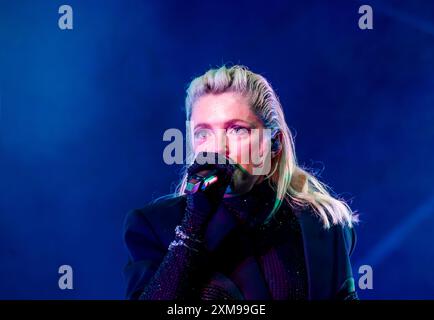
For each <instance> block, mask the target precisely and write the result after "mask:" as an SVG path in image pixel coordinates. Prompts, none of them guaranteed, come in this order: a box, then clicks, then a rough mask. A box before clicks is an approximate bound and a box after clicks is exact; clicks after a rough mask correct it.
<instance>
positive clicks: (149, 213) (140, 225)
mask: <svg viewBox="0 0 434 320" xmlns="http://www.w3.org/2000/svg"><path fill="white" fill-rule="evenodd" d="M184 212H185V196H177V197H169V196H167V197H162V198H159V199H157V200H154V201H152V202H149V203H148V204H146V205H145V206H144V207H142V208H136V209H133V210H131V211H129V212H128V213H127V214H126V216H125V218H124V224H123V234H124V238H126V237H128V236H129V235H130V236H131V235H141V236H143V235H148V236H149V237H150V236H152V238H154V239H157V241H158V242H160V243H161V244H162V245H164V246H165V245H166V244H167V241H169V239H170V238H171V237H172V233H173V230H174V229H175V226H176V225H177V224H178V223H179V222H180V221H181V219H182V217H183V215H184Z"/></svg>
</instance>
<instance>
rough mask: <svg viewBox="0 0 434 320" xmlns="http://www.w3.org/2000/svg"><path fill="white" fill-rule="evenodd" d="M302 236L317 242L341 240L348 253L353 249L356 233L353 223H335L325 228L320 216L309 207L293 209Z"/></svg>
mask: <svg viewBox="0 0 434 320" xmlns="http://www.w3.org/2000/svg"><path fill="white" fill-rule="evenodd" d="M294 211H295V214H296V217H297V218H298V221H299V224H300V226H301V229H302V232H303V234H304V237H307V238H309V239H313V240H317V241H318V243H321V242H322V241H324V240H326V239H329V240H330V241H332V242H336V241H337V242H341V243H342V244H343V245H344V246H345V250H346V252H347V253H348V255H351V254H352V253H353V251H354V248H355V246H356V242H357V234H356V230H355V227H354V225H353V226H348V225H342V224H336V225H331V226H330V227H329V228H326V227H325V226H324V224H323V222H322V220H321V219H320V217H319V216H318V215H317V214H316V213H315V212H314V211H313V209H311V208H304V209H295V210H294Z"/></svg>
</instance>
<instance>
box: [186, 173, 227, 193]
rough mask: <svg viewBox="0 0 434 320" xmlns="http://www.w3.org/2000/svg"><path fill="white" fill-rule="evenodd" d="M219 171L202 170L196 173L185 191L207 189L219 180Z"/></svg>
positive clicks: (192, 191) (194, 191)
mask: <svg viewBox="0 0 434 320" xmlns="http://www.w3.org/2000/svg"><path fill="white" fill-rule="evenodd" d="M217 173H218V171H217V169H208V170H202V171H200V172H198V173H196V174H195V175H193V176H192V177H191V178H190V179H189V180H188V181H187V186H186V187H185V191H186V192H187V193H189V194H191V193H196V192H198V191H199V190H201V191H205V190H206V189H208V188H209V187H210V186H211V185H213V184H214V183H216V182H217V181H218V180H219V178H218V176H217Z"/></svg>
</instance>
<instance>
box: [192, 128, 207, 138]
mask: <svg viewBox="0 0 434 320" xmlns="http://www.w3.org/2000/svg"><path fill="white" fill-rule="evenodd" d="M209 135H210V130H209V129H198V130H196V131H195V132H194V138H195V139H196V140H203V139H205V138H206V137H208V136H209Z"/></svg>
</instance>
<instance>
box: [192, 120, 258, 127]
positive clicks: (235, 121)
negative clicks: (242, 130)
mask: <svg viewBox="0 0 434 320" xmlns="http://www.w3.org/2000/svg"><path fill="white" fill-rule="evenodd" d="M240 122H242V123H244V124H247V125H249V126H251V127H256V126H255V125H254V123H252V122H250V121H246V120H242V119H231V120H228V121H225V122H224V127H227V126H229V125H231V124H234V123H240ZM211 127H212V125H211V124H210V123H207V122H200V123H198V124H196V125H195V126H194V128H211Z"/></svg>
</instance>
